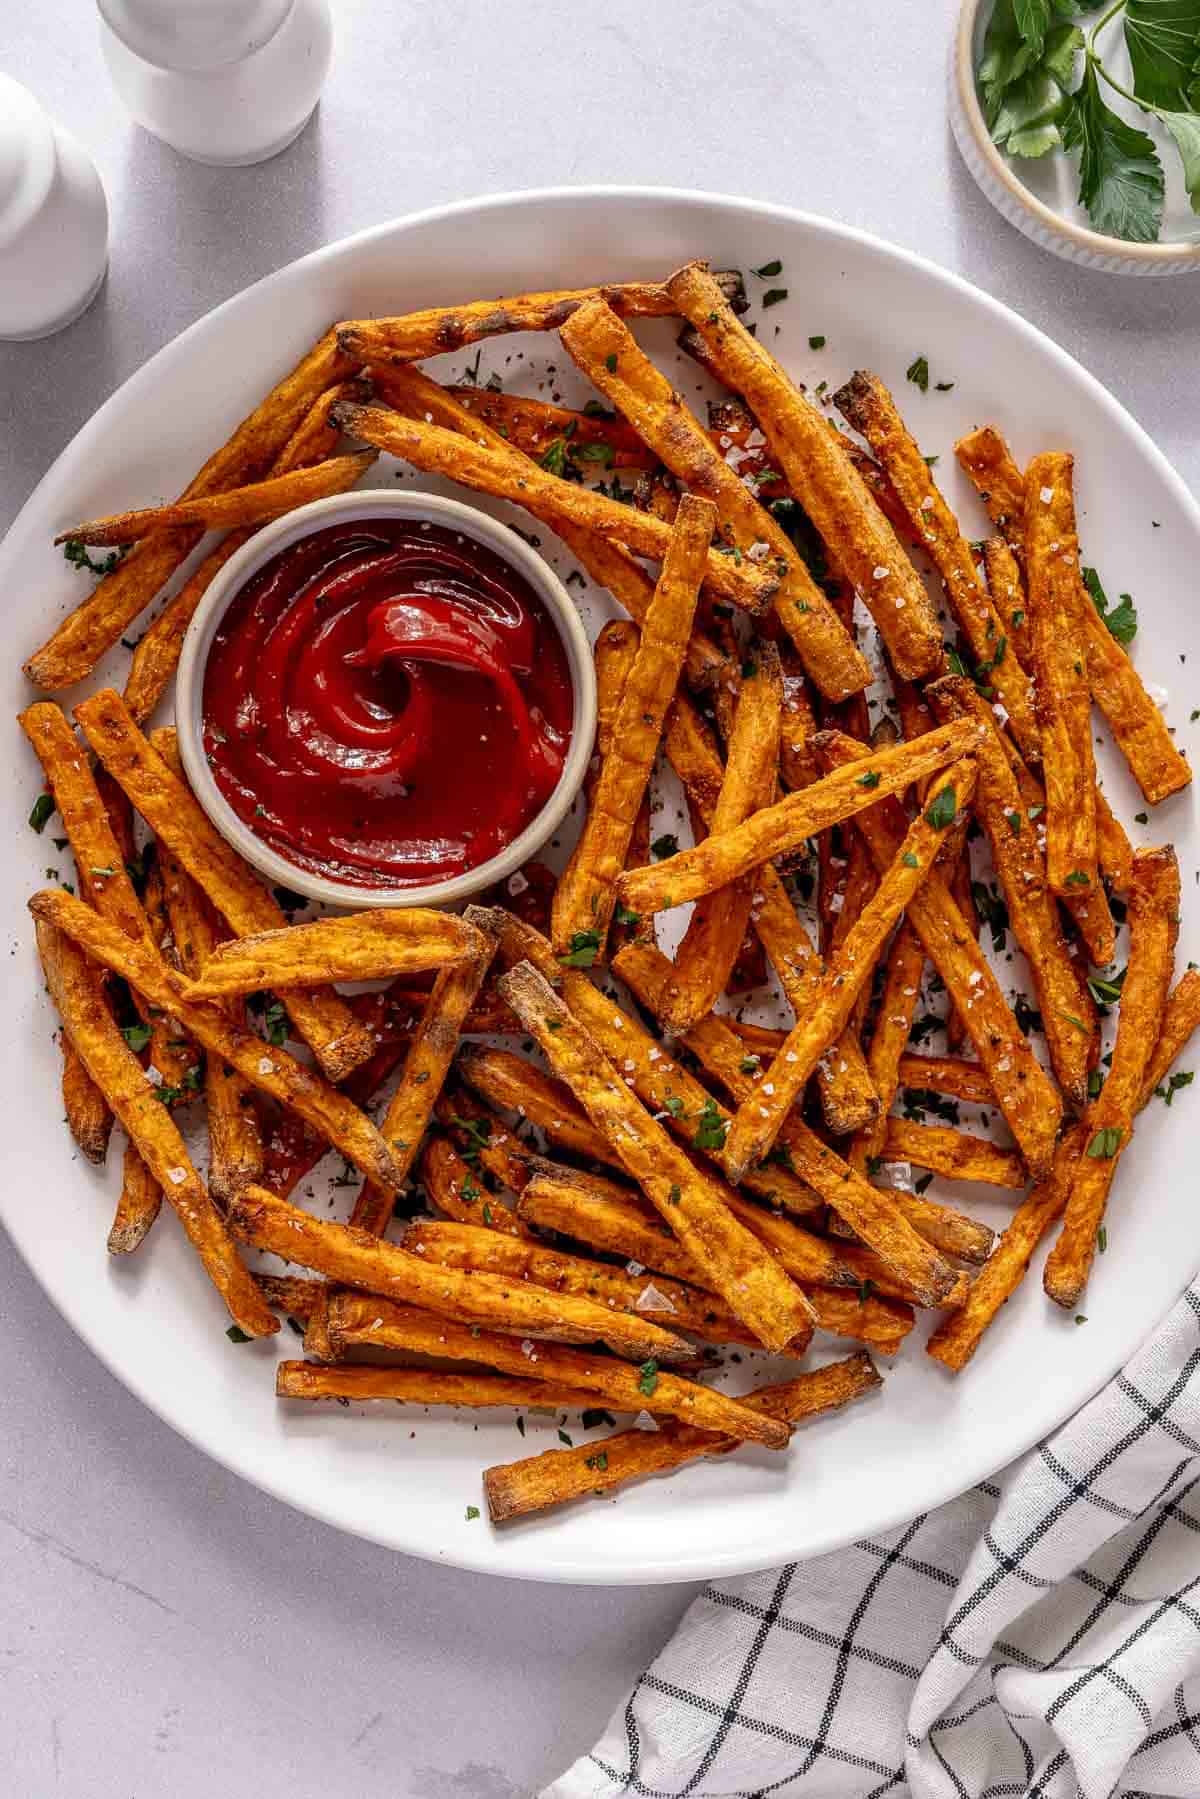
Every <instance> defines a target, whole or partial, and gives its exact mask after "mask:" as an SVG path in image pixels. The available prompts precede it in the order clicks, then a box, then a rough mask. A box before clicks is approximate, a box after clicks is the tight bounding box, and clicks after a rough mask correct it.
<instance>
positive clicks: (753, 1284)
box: [500, 963, 812, 1351]
mask: <svg viewBox="0 0 1200 1799" xmlns="http://www.w3.org/2000/svg"><path fill="white" fill-rule="evenodd" d="M500 988H501V991H502V992H503V994H504V997H505V999H506V1000H507V1001H508V1003H509V1004H510V1005H511V1006H512V1008H513V1010H514V1011H515V1012H516V1014H517V1016H518V1017H519V1018H520V1020H521V1022H522V1024H523V1025H524V1026H525V1028H526V1029H527V1030H528V1031H530V1032H531V1034H532V1035H533V1036H535V1037H536V1038H537V1040H538V1042H539V1043H540V1045H541V1047H542V1050H543V1052H544V1053H545V1055H546V1058H547V1060H548V1061H549V1063H550V1066H551V1068H552V1069H554V1071H555V1072H556V1073H557V1074H558V1075H559V1077H560V1078H561V1079H564V1080H566V1081H567V1082H568V1084H569V1085H570V1086H571V1088H572V1091H573V1092H574V1093H575V1096H576V1098H577V1099H578V1100H579V1101H580V1102H581V1104H582V1105H583V1107H584V1110H585V1111H586V1112H587V1113H588V1116H589V1117H590V1118H591V1120H592V1123H593V1124H594V1125H596V1126H597V1127H598V1128H599V1129H600V1130H602V1131H604V1132H605V1134H606V1135H607V1136H608V1137H609V1140H610V1141H611V1142H612V1143H613V1144H614V1147H615V1148H616V1149H617V1150H618V1151H619V1153H620V1155H621V1159H622V1161H623V1163H624V1165H625V1167H626V1169H627V1170H628V1172H629V1173H630V1174H631V1175H632V1176H633V1177H634V1178H635V1179H636V1180H637V1181H638V1182H639V1184H640V1185H641V1186H642V1188H643V1190H644V1192H645V1193H646V1194H647V1196H648V1198H650V1200H651V1201H652V1202H653V1204H654V1206H655V1207H656V1209H657V1210H658V1211H659V1212H660V1213H661V1215H662V1216H663V1218H665V1219H666V1221H667V1223H668V1224H669V1225H670V1226H671V1228H672V1230H673V1231H674V1232H675V1234H676V1236H677V1237H678V1238H679V1240H680V1242H681V1244H682V1245H683V1247H684V1248H685V1250H686V1251H687V1253H688V1254H689V1255H691V1256H692V1257H693V1259H694V1260H696V1261H697V1262H698V1263H699V1265H700V1266H701V1267H702V1268H703V1269H704V1270H705V1274H706V1277H707V1279H708V1281H709V1282H710V1283H711V1284H712V1285H713V1286H714V1287H715V1288H716V1289H717V1291H718V1292H719V1293H720V1294H721V1296H722V1298H723V1299H724V1300H725V1301H726V1303H727V1304H728V1305H729V1306H730V1308H731V1309H732V1310H733V1311H734V1312H736V1313H737V1315H738V1317H739V1318H740V1319H741V1320H742V1322H743V1323H744V1324H746V1325H747V1326H748V1327H749V1328H750V1329H751V1330H752V1331H753V1332H754V1333H755V1335H756V1336H757V1337H758V1339H759V1341H760V1342H761V1343H763V1344H764V1345H765V1346H766V1347H767V1348H769V1349H773V1350H776V1351H781V1350H783V1349H785V1348H786V1347H787V1345H788V1344H789V1343H792V1342H794V1340H795V1339H796V1338H797V1337H798V1336H800V1337H804V1338H805V1339H807V1337H808V1335H809V1332H810V1330H811V1324H812V1311H811V1307H809V1305H808V1303H807V1301H806V1300H805V1299H804V1296H803V1294H802V1293H800V1291H799V1289H798V1288H797V1287H795V1286H794V1285H793V1283H792V1282H791V1281H790V1280H789V1279H788V1278H787V1276H786V1275H785V1274H784V1273H783V1271H782V1269H780V1267H779V1266H778V1264H777V1263H776V1262H775V1261H774V1260H773V1259H772V1258H771V1257H769V1256H767V1255H766V1254H764V1252H763V1250H762V1246H761V1244H760V1243H758V1242H757V1241H756V1240H755V1238H754V1237H753V1236H752V1234H751V1233H750V1232H749V1231H747V1230H746V1229H745V1227H744V1226H742V1225H740V1224H739V1223H738V1221H737V1220H736V1219H735V1218H734V1217H733V1216H732V1215H731V1212H730V1208H729V1207H728V1205H727V1204H726V1203H725V1201H724V1199H723V1197H722V1194H721V1192H720V1190H719V1189H718V1188H715V1187H714V1185H713V1183H712V1182H711V1181H710V1180H709V1179H708V1178H707V1177H706V1176H705V1175H703V1174H701V1173H700V1171H699V1170H698V1169H697V1168H696V1167H695V1166H694V1165H693V1164H692V1163H691V1162H690V1161H689V1160H688V1158H687V1156H685V1155H684V1153H683V1152H682V1150H680V1149H677V1148H676V1146H675V1145H674V1144H673V1143H672V1141H671V1139H670V1138H669V1137H668V1136H667V1134H666V1132H665V1131H664V1130H663V1128H662V1126H661V1125H660V1124H658V1123H657V1122H656V1120H654V1119H653V1118H651V1116H650V1114H649V1113H648V1112H647V1111H646V1110H645V1108H644V1107H643V1106H642V1105H641V1103H640V1102H639V1101H638V1100H637V1099H636V1098H635V1097H634V1095H633V1094H631V1093H630V1091H629V1089H628V1088H627V1087H626V1086H625V1084H624V1082H623V1081H622V1080H621V1078H620V1075H619V1074H618V1073H617V1071H616V1069H614V1067H613V1066H612V1063H611V1062H609V1060H608V1058H607V1057H606V1056H605V1055H604V1054H603V1052H602V1051H601V1050H600V1048H599V1046H598V1045H597V1043H596V1042H595V1040H594V1039H593V1038H592V1037H590V1036H589V1034H588V1032H587V1031H586V1030H585V1029H584V1028H583V1026H582V1025H580V1024H579V1022H578V1021H577V1020H576V1019H575V1017H574V1016H573V1015H572V1014H571V1013H570V1012H569V1011H568V1010H567V1008H566V1006H565V1005H564V1004H563V1003H562V1001H561V1000H560V999H559V998H558V996H557V995H556V994H555V993H554V991H553V989H552V988H551V987H550V986H549V985H548V984H547V983H546V982H545V981H544V980H543V979H542V977H541V976H540V975H539V974H538V973H537V971H536V970H535V969H534V968H533V967H532V965H531V964H528V963H519V964H518V965H517V967H516V968H514V969H513V970H512V971H511V972H510V973H509V974H506V975H505V976H504V978H503V979H502V981H501V982H500Z"/></svg>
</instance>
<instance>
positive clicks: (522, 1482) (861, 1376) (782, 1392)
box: [483, 1354, 880, 1524]
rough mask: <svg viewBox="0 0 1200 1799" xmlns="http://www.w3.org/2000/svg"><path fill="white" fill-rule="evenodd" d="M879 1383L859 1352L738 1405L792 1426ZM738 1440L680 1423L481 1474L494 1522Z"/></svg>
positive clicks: (719, 1451)
mask: <svg viewBox="0 0 1200 1799" xmlns="http://www.w3.org/2000/svg"><path fill="white" fill-rule="evenodd" d="M879 1385H880V1377H879V1375H878V1373H877V1372H876V1370H875V1368H874V1366H873V1365H872V1363H871V1360H870V1357H869V1356H866V1355H862V1354H860V1355H854V1356H848V1357H847V1358H846V1359H845V1361H842V1362H831V1363H828V1364H827V1365H826V1366H825V1367H824V1368H815V1369H813V1370H812V1371H811V1372H810V1373H807V1374H801V1375H797V1377H796V1379H795V1380H793V1381H788V1382H787V1383H786V1384H784V1385H782V1386H778V1387H761V1388H759V1390H758V1392H756V1393H751V1394H748V1395H747V1397H746V1398H745V1400H744V1401H743V1402H742V1403H743V1405H744V1406H746V1407H751V1406H753V1407H754V1408H756V1409H758V1408H761V1409H762V1410H763V1411H764V1412H765V1413H769V1415H770V1416H772V1417H776V1418H781V1419H785V1420H786V1421H787V1422H788V1423H789V1424H794V1423H798V1422H799V1421H800V1420H801V1419H802V1418H809V1417H813V1416H815V1415H816V1414H818V1413H820V1412H829V1411H836V1410H838V1409H840V1407H842V1406H843V1405H848V1404H849V1403H850V1401H851V1400H853V1399H857V1398H858V1397H859V1396H860V1395H861V1394H863V1393H866V1392H869V1391H870V1390H871V1389H872V1388H873V1387H877V1386H879ZM738 1442H739V1439H738V1438H737V1437H725V1438H721V1437H713V1436H710V1435H708V1434H707V1433H706V1432H702V1431H698V1430H694V1429H693V1428H692V1427H691V1426H689V1425H680V1426H677V1427H667V1428H666V1429H664V1430H659V1431H655V1432H651V1431H641V1430H627V1431H621V1432H619V1433H618V1434H617V1435H616V1436H612V1437H604V1438H601V1439H600V1440H598V1441H595V1440H594V1441H591V1442H588V1443H580V1444H579V1445H578V1447H577V1448H574V1449H564V1450H553V1449H552V1450H547V1451H545V1452H544V1453H543V1454H542V1455H538V1456H528V1457H526V1458H525V1460H523V1461H519V1462H508V1463H506V1464H504V1465H500V1466H496V1467H494V1468H488V1469H487V1470H486V1471H485V1473H484V1477H483V1484H484V1491H485V1492H486V1494H487V1504H488V1516H489V1517H490V1518H491V1520H492V1523H493V1524H501V1523H503V1522H504V1521H505V1520H506V1519H510V1518H519V1517H522V1516H525V1515H527V1514H528V1513H530V1512H542V1511H545V1510H546V1509H547V1508H548V1507H549V1506H552V1505H562V1504H563V1503H565V1501H566V1500H568V1499H577V1498H580V1497H581V1496H582V1495H583V1494H586V1493H604V1492H608V1491H609V1490H610V1489H611V1488H612V1487H616V1486H620V1485H622V1484H623V1483H624V1482H625V1481H627V1480H633V1479H635V1478H636V1477H637V1476H639V1475H643V1474H665V1473H667V1472H668V1471H669V1470H670V1469H672V1468H681V1467H683V1466H684V1464H685V1463H687V1462H694V1461H698V1460H699V1459H700V1458H701V1457H702V1456H706V1455H725V1454H728V1452H729V1451H730V1450H732V1449H736V1448H737V1445H738Z"/></svg>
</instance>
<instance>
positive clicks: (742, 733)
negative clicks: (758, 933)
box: [662, 644, 783, 1031]
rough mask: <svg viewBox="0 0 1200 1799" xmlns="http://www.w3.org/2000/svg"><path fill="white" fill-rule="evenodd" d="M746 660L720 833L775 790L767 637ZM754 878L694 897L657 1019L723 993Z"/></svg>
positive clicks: (773, 662)
mask: <svg viewBox="0 0 1200 1799" xmlns="http://www.w3.org/2000/svg"><path fill="white" fill-rule="evenodd" d="M745 667H746V668H748V669H749V670H750V671H751V672H750V673H749V675H745V674H744V676H743V680H742V683H741V693H740V695H739V697H738V701H737V708H736V712H735V715H734V723H733V730H732V733H731V735H730V739H729V757H728V761H727V763H726V767H725V778H724V781H723V782H722V785H721V791H720V793H719V794H718V796H717V802H716V805H715V806H714V808H713V813H712V829H713V831H714V832H715V833H718V834H719V833H720V832H722V831H728V830H731V829H732V828H733V826H734V825H738V824H741V823H742V821H743V819H746V818H748V817H749V816H750V814H751V813H752V812H754V811H757V809H758V808H759V807H760V806H764V805H768V804H769V803H770V801H771V800H772V799H773V798H774V797H775V789H776V783H777V778H778V767H779V726H780V718H781V713H782V704H783V680H782V674H781V671H780V666H779V656H778V653H777V651H776V650H775V649H774V647H773V645H771V644H761V645H759V646H758V647H757V648H756V649H755V651H754V652H753V653H752V656H751V659H750V661H749V662H748V663H747V664H746V665H745ZM757 884H758V883H757V878H756V876H754V875H752V874H751V875H743V876H742V877H741V879H740V880H737V881H731V882H730V884H729V886H728V887H721V888H718V889H717V891H716V892H715V893H709V894H705V896H704V898H703V899H701V900H698V901H697V902H696V905H695V908H694V910H693V912H692V916H691V919H690V920H689V922H688V927H687V930H686V931H685V933H684V936H683V940H682V942H681V943H680V945H679V948H678V949H677V950H676V952H675V962H674V972H673V974H672V976H671V979H670V981H669V982H668V986H667V992H666V995H665V997H664V1004H663V1010H662V1021H663V1023H664V1025H665V1026H666V1027H667V1029H668V1031H686V1030H687V1029H688V1027H689V1026H690V1025H693V1024H695V1023H696V1022H697V1020H698V1019H701V1018H703V1017H704V1016H705V1014H706V1013H708V1012H711V1011H712V1008H713V1006H714V1005H715V1004H716V1002H717V1000H718V999H719V998H720V996H721V994H722V993H724V991H725V989H726V986H727V985H728V982H729V978H730V976H731V975H732V973H733V968H734V964H735V962H736V961H737V958H738V952H739V950H740V948H741V944H742V939H743V938H744V936H745V934H746V927H747V925H748V924H749V922H750V908H751V903H752V901H753V899H754V896H755V890H756V887H757Z"/></svg>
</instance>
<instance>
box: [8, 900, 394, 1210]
mask: <svg viewBox="0 0 1200 1799" xmlns="http://www.w3.org/2000/svg"><path fill="white" fill-rule="evenodd" d="M29 909H30V911H31V912H32V913H33V915H34V917H35V918H37V919H38V920H39V921H41V920H45V921H47V922H48V923H50V924H53V925H55V926H57V927H58V929H59V930H61V931H63V932H64V933H65V934H66V935H67V936H68V937H70V938H71V939H72V940H73V941H74V942H76V943H78V944H79V946H80V948H81V949H82V950H83V951H84V952H85V953H86V954H87V955H88V956H90V957H91V958H92V960H93V961H95V962H99V963H102V964H103V966H104V967H105V968H111V969H112V970H113V972H114V973H115V974H119V975H122V976H123V977H124V978H125V980H127V981H128V982H129V983H130V985H131V986H133V987H136V988H137V989H138V991H139V993H141V994H142V996H143V998H145V999H146V1000H148V1001H149V1002H150V1004H151V1005H154V1006H159V1007H161V1008H162V1010H163V1012H164V1013H165V1014H167V1015H168V1016H169V1017H172V1018H174V1019H176V1020H177V1021H178V1024H179V1025H180V1026H181V1027H182V1029H183V1030H185V1031H186V1032H187V1034H188V1036H189V1037H193V1038H195V1040H196V1042H197V1043H199V1044H200V1045H201V1046H202V1047H203V1048H204V1049H205V1050H207V1051H208V1053H209V1055H215V1056H223V1057H224V1059H225V1060H226V1061H227V1062H228V1063H230V1064H231V1066H232V1067H233V1068H235V1069H236V1070H237V1071H238V1072H239V1073H240V1074H242V1075H243V1076H244V1077H245V1079H246V1080H247V1081H249V1082H250V1084H251V1085H252V1086H253V1087H256V1088H257V1089H258V1090H259V1091H260V1092H263V1093H269V1094H270V1095H271V1096H272V1098H274V1099H277V1100H279V1101H280V1102H281V1103H282V1104H283V1105H285V1106H287V1107H289V1108H290V1109H291V1110H292V1111H294V1112H298V1113H299V1114H300V1116H301V1117H302V1118H303V1119H304V1120H305V1122H306V1123H308V1124H310V1125H312V1126H313V1128H314V1130H316V1131H317V1132H318V1133H319V1135H320V1136H321V1137H322V1138H323V1139H324V1140H325V1141H326V1142H328V1143H330V1144H332V1145H333V1147H334V1148H335V1149H338V1150H340V1151H341V1153H342V1154H343V1155H344V1156H345V1158H346V1160H347V1161H348V1162H353V1163H354V1165H355V1167H356V1168H358V1169H360V1170H361V1172H362V1173H363V1174H365V1175H366V1176H367V1177H368V1178H369V1179H371V1180H375V1181H378V1182H380V1183H381V1184H384V1185H388V1186H391V1187H392V1188H393V1189H396V1190H398V1189H399V1187H400V1185H401V1182H400V1177H399V1171H398V1167H397V1164H396V1160H395V1157H394V1156H393V1155H392V1153H391V1151H390V1149H389V1148H388V1146H387V1144H386V1143H385V1142H384V1140H383V1138H382V1137H381V1136H380V1134H379V1132H378V1131H377V1130H376V1128H375V1126H374V1125H373V1124H372V1123H371V1120H370V1119H369V1118H368V1117H367V1116H366V1114H365V1113H364V1112H361V1111H360V1110H359V1108H358V1107H357V1106H356V1105H354V1104H353V1103H352V1102H351V1101H350V1100H348V1099H347V1098H346V1096H345V1095H344V1094H342V1093H339V1092H338V1090H337V1089H336V1087H332V1086H330V1085H329V1083H328V1082H327V1081H325V1080H323V1079H322V1078H321V1077H320V1076H319V1075H318V1074H317V1073H316V1072H315V1071H314V1070H313V1069H311V1068H305V1067H304V1065H303V1064H302V1063H300V1062H297V1061H296V1059H295V1057H293V1056H290V1055H289V1054H288V1053H287V1051H286V1050H285V1049H278V1048H276V1047H274V1046H273V1045H271V1046H268V1045H267V1044H266V1043H264V1042H263V1040H262V1038H261V1037H258V1036H255V1034H254V1033H253V1032H252V1031H249V1030H247V1029H245V1028H236V1027H234V1026H232V1025H230V1023H229V1021H228V1019H227V1018H226V1017H224V1016H223V1015H222V1013H221V1012H220V1011H219V1010H218V1008H217V1007H215V1006H212V1005H188V1004H187V1003H186V1002H185V1001H183V1000H181V999H180V997H179V993H178V987H179V986H182V984H183V983H182V977H181V976H179V975H177V974H175V973H174V971H173V970H171V969H169V968H168V967H167V965H166V963H165V962H163V961H162V959H161V958H160V957H158V956H157V955H155V954H154V953H153V952H152V951H150V950H148V949H147V948H146V947H145V946H144V945H142V944H135V943H134V942H133V940H132V938H129V937H126V936H125V934H124V932H123V931H122V930H121V929H120V927H119V926H117V925H113V924H111V923H109V921H108V920H107V919H103V918H101V917H99V915H98V914H97V913H95V912H93V911H92V909H91V907H90V906H87V905H85V904H84V903H83V901H82V900H78V899H76V898H75V897H74V895H73V894H70V893H66V892H64V891H63V889H62V888H52V889H47V890H45V891H44V892H42V893H35V894H34V896H33V898H32V899H31V900H30V902H29ZM156 1103H158V1102H156ZM164 1110H165V1108H164Z"/></svg>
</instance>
